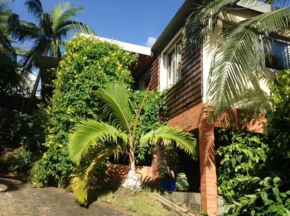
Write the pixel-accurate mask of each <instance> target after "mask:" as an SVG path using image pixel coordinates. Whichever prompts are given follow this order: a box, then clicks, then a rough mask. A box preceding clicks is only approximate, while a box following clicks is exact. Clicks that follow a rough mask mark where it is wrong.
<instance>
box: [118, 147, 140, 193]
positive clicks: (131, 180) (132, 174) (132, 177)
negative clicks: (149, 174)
mask: <svg viewBox="0 0 290 216" xmlns="http://www.w3.org/2000/svg"><path fill="white" fill-rule="evenodd" d="M129 160H130V170H129V172H128V175H127V177H126V178H125V180H124V182H123V184H122V186H123V187H124V188H127V189H130V190H132V191H134V192H138V191H141V189H142V187H141V184H142V183H141V181H140V179H139V177H138V176H137V173H136V166H135V155H134V149H132V148H131V149H130V152H129Z"/></svg>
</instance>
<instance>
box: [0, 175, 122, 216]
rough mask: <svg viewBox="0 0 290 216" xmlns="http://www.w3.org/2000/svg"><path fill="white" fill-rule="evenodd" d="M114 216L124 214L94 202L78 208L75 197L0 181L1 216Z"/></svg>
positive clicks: (57, 190) (15, 182)
mask: <svg viewBox="0 0 290 216" xmlns="http://www.w3.org/2000/svg"><path fill="white" fill-rule="evenodd" d="M18 215H19V216H91V215H94V216H117V215H124V214H122V213H120V212H118V211H117V210H114V209H112V208H110V207H108V206H106V205H105V204H102V203H100V202H95V203H93V204H91V205H90V207H89V208H88V209H86V208H84V207H80V206H79V204H78V203H77V201H76V199H75V197H74V195H73V194H72V193H70V192H67V191H65V190H63V189H59V188H42V189H40V188H31V187H30V186H29V184H23V183H21V182H20V181H15V180H10V179H4V178H0V216H18Z"/></svg>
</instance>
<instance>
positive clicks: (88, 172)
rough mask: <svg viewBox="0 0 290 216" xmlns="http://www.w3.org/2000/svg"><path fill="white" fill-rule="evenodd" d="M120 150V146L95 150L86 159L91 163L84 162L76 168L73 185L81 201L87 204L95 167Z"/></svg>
mask: <svg viewBox="0 0 290 216" xmlns="http://www.w3.org/2000/svg"><path fill="white" fill-rule="evenodd" d="M119 151H120V149H119V148H118V147H117V148H115V149H111V148H105V149H103V150H101V151H94V152H92V153H90V154H89V155H87V156H86V161H89V164H87V163H84V164H81V165H80V166H79V167H77V168H76V170H75V172H74V173H73V174H72V176H73V179H72V184H71V185H72V190H73V193H74V194H75V196H76V197H77V199H78V201H79V202H80V203H82V204H85V205H86V204H87V201H88V190H89V182H90V179H91V177H92V174H93V171H94V169H95V168H96V167H97V166H98V165H99V164H100V163H101V162H102V161H104V160H105V159H106V158H108V157H110V156H111V155H114V154H117V153H118V152H119Z"/></svg>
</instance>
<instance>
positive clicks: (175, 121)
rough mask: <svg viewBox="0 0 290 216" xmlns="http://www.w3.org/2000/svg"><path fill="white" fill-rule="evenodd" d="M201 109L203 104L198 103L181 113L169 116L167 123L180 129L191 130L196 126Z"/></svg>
mask: <svg viewBox="0 0 290 216" xmlns="http://www.w3.org/2000/svg"><path fill="white" fill-rule="evenodd" d="M202 109H203V104H202V103H199V104H197V105H196V106H193V107H190V108H189V109H187V110H185V111H183V112H182V113H180V114H178V115H176V116H174V117H172V118H170V119H169V120H168V125H169V126H171V127H177V128H179V129H181V130H185V131H192V130H194V129H196V128H198V123H199V120H200V115H201V112H202Z"/></svg>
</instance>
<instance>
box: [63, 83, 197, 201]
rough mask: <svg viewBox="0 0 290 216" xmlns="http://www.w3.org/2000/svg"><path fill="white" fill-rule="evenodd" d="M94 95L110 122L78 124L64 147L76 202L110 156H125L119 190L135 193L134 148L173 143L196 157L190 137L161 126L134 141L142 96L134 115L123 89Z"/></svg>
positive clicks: (115, 87)
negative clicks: (125, 173) (126, 170)
mask: <svg viewBox="0 0 290 216" xmlns="http://www.w3.org/2000/svg"><path fill="white" fill-rule="evenodd" d="M96 95H97V97H98V98H100V99H101V100H103V101H104V102H105V104H106V106H105V108H104V112H105V114H106V115H107V116H108V117H109V119H110V121H109V123H105V122H98V121H95V120H88V121H84V122H82V123H81V124H79V125H77V126H76V129H75V131H74V133H73V135H72V137H71V139H70V142H69V145H68V152H69V157H70V159H71V160H72V161H73V162H74V163H75V164H76V165H77V166H78V169H77V171H76V173H75V175H74V178H73V180H72V189H73V191H74V194H75V195H76V197H77V198H78V200H79V202H81V203H86V202H87V194H88V188H89V180H90V177H91V175H92V174H93V170H94V168H96V167H97V166H98V165H99V164H100V162H102V161H104V160H105V159H106V158H108V157H110V156H111V155H115V156H117V155H118V154H120V153H125V154H128V155H129V161H130V164H129V165H130V171H129V173H128V176H127V178H126V179H125V180H124V182H123V187H125V188H130V189H132V190H135V191H138V190H140V189H141V187H140V186H141V182H140V180H139V178H138V177H137V175H136V172H135V155H134V153H135V149H136V148H137V146H140V145H146V144H148V143H149V142H151V143H152V144H156V143H157V142H158V143H160V144H163V145H165V146H167V145H171V144H172V143H173V142H174V143H175V144H176V146H177V147H179V148H180V149H183V150H184V151H185V152H187V153H188V154H190V155H192V156H193V157H195V156H196V142H195V139H194V138H193V137H192V135H191V134H190V133H188V132H184V131H182V130H179V129H176V128H171V127H168V126H162V127H159V128H158V129H156V130H154V131H151V132H149V133H147V134H145V135H143V136H141V138H140V139H137V138H136V131H138V130H141V127H140V125H139V124H138V122H139V119H140V115H141V114H140V113H141V110H142V106H143V104H144V103H145V100H146V96H145V97H144V99H143V102H142V104H141V107H140V110H139V112H138V113H137V114H136V115H134V114H133V112H132V110H131V108H130V101H129V95H128V91H127V90H126V88H124V87H122V86H120V85H118V84H108V85H106V87H105V90H104V91H98V92H96Z"/></svg>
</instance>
